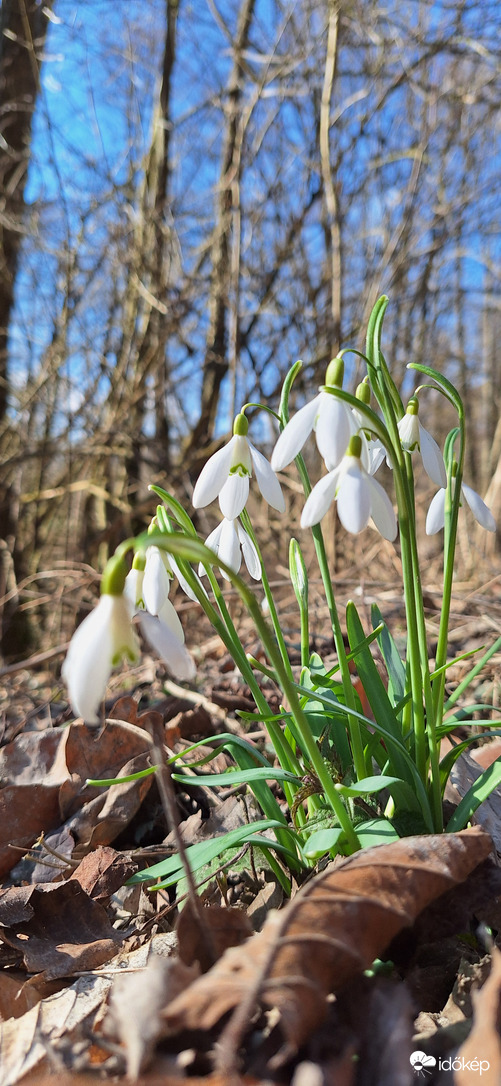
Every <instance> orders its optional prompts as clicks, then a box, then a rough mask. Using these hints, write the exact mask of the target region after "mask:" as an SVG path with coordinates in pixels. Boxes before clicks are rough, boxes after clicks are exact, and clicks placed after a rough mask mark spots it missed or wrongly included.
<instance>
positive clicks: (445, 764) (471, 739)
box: [440, 720, 501, 789]
mask: <svg viewBox="0 0 501 1086" xmlns="http://www.w3.org/2000/svg"><path fill="white" fill-rule="evenodd" d="M479 723H480V721H479V720H476V721H475V726H476V725H478V724H479ZM498 723H499V722H498ZM493 735H501V731H494V732H480V733H478V732H475V734H474V735H469V736H468V738H467V739H463V740H462V742H461V743H456V746H455V747H453V748H452V750H449V751H448V752H447V754H445V755H444V757H443V758H442V761H441V762H440V779H441V781H442V789H443V788H445V785H446V783H447V781H448V779H449V774H450V771H451V769H452V767H453V765H454V763H455V762H457V760H458V758H459V755H460V754H462V753H463V751H464V750H467V749H468V747H471V745H472V743H477V742H478V740H479V739H491V738H492V736H493Z"/></svg>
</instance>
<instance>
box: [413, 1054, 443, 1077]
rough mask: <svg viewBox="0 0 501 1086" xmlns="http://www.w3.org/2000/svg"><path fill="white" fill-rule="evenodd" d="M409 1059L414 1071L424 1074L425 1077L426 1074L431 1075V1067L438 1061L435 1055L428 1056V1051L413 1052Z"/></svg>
mask: <svg viewBox="0 0 501 1086" xmlns="http://www.w3.org/2000/svg"><path fill="white" fill-rule="evenodd" d="M409 1059H410V1063H411V1065H412V1067H413V1068H414V1073H415V1074H416V1075H422V1077H423V1078H424V1076H425V1075H431V1069H432V1067H435V1065H436V1062H437V1061H436V1059H435V1057H434V1056H427V1055H426V1052H412V1053H411V1055H410V1057H409Z"/></svg>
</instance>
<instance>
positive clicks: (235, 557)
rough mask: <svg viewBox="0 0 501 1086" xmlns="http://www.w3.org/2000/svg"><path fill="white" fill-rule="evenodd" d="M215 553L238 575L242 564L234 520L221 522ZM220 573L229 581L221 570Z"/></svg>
mask: <svg viewBox="0 0 501 1086" xmlns="http://www.w3.org/2000/svg"><path fill="white" fill-rule="evenodd" d="M217 553H218V557H219V558H220V559H221V561H222V562H224V563H225V564H226V565H227V566H229V567H230V569H232V570H233V571H234V572H235V573H238V571H239V569H240V566H241V563H242V555H241V553H240V544H239V542H238V535H237V530H236V527H235V521H234V520H223V522H222V524H221V534H220V537H219V547H218V552H217ZM221 573H222V576H223V577H224V578H225V580H229V578H228V574H227V573H223V570H221Z"/></svg>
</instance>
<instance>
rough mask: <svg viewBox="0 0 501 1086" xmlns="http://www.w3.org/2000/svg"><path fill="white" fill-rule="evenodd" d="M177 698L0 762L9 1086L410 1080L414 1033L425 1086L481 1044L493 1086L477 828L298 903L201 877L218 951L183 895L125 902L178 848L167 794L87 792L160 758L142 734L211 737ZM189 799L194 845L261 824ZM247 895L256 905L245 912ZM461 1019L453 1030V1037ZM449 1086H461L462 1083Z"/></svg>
mask: <svg viewBox="0 0 501 1086" xmlns="http://www.w3.org/2000/svg"><path fill="white" fill-rule="evenodd" d="M223 694H224V691H223ZM235 696H237V695H236V694H235ZM216 698H217V693H216V697H214V692H213V693H212V695H211V701H214V702H215V701H216ZM219 700H220V699H219ZM223 700H224V697H223ZM171 701H173V702H174V704H170V705H169V709H168V711H166V706H165V701H164V704H163V705H161V709H160V713H159V714H158V706H157V714H158V715H159V716H160V721H159V719H158V715H157V717H156V719H155V720H154V721H152V720H151V719H150V718H151V717H153V716H155V710H153V711H150V712H148V713H146V714H144V713H139V712H138V711H137V702H136V701H135V700H134V699H132V698H129V697H127V698H126V699H120V702H119V703H117V706H116V708H115V710H114V711H113V713H112V718H111V719H110V720H109V721H108V722H107V724H106V726H105V728H104V729H103V731H102V732H101V733H100V734H99V735H97V734H96V733H95V731H92V729H89V728H86V727H85V726H84V725H83V724H81V723H78V722H77V723H75V724H72V725H71V726H70V727H69V728H66V729H59V728H54V729H50V728H49V729H47V730H46V731H39V732H37V731H33V732H26V733H21V734H20V735H19V734H18V735H17V736H16V737H15V738H14V739H13V740H12V741H11V742H10V743H8V744H7V745H6V747H4V748H3V750H2V751H1V752H0V760H1V768H2V779H3V780H4V781H5V782H6V783H5V786H4V787H3V788H2V789H0V801H2V800H3V801H4V808H3V820H2V823H1V825H3V826H4V838H3V839H2V840H1V848H0V862H2V864H3V867H2V874H3V875H4V889H3V890H1V891H0V1081H1V1082H2V1086H4V1083H5V1086H10V1084H12V1086H14V1084H15V1083H17V1082H19V1081H20V1080H21V1079H23V1078H24V1080H25V1081H26V1083H27V1086H29V1083H30V1082H33V1083H35V1082H36V1083H37V1086H40V1084H41V1083H42V1082H43V1081H44V1076H49V1079H48V1080H47V1081H49V1080H54V1076H57V1081H58V1082H62V1083H64V1082H66V1081H68V1082H71V1083H72V1084H73V1086H77V1083H78V1081H79V1079H80V1078H81V1076H82V1074H83V1075H84V1078H85V1081H86V1082H89V1081H90V1082H92V1081H95V1075H94V1074H93V1072H95V1071H96V1070H99V1074H100V1076H102V1075H106V1076H108V1077H114V1078H116V1077H117V1076H118V1078H120V1077H121V1076H127V1077H128V1080H129V1081H134V1082H137V1083H141V1082H142V1081H145V1082H146V1081H153V1080H154V1077H155V1075H156V1074H159V1075H161V1076H162V1077H161V1081H162V1082H163V1083H164V1084H167V1086H168V1083H169V1082H171V1081H172V1082H173V1083H174V1082H181V1081H186V1076H189V1078H188V1080H189V1081H192V1082H194V1083H196V1082H197V1081H199V1082H203V1083H205V1084H206V1086H226V1083H228V1084H229V1083H230V1082H231V1083H232V1084H233V1083H237V1082H242V1083H243V1082H249V1083H250V1082H254V1083H265V1082H266V1083H268V1082H277V1083H285V1082H292V1083H293V1086H313V1084H315V1086H316V1084H317V1083H323V1082H325V1083H328V1082H335V1083H336V1086H345V1084H346V1086H377V1084H378V1083H381V1086H393V1083H395V1086H397V1084H398V1086H407V1084H408V1086H411V1084H414V1083H415V1082H416V1078H415V1072H414V1071H413V1069H412V1066H411V1064H410V1055H411V1054H412V1053H413V1051H415V1050H416V1047H417V1040H416V1039H417V1038H419V1045H420V1046H422V1047H423V1049H425V1048H426V1049H427V1051H428V1052H429V1053H430V1054H431V1056H433V1058H434V1060H435V1064H434V1067H433V1071H432V1072H430V1074H427V1077H426V1080H427V1081H429V1082H433V1081H440V1068H439V1061H440V1059H441V1058H442V1059H443V1058H445V1057H446V1056H447V1055H448V1054H449V1053H451V1052H452V1053H453V1054H454V1055H455V1058H456V1061H457V1060H458V1059H463V1062H464V1061H465V1060H466V1062H468V1059H469V1060H470V1062H471V1059H474V1058H475V1053H476V1054H477V1056H478V1054H479V1051H480V1048H481V1046H484V1049H485V1051H487V1050H488V1051H489V1053H490V1058H491V1061H492V1066H493V1074H495V1075H497V1078H496V1077H492V1078H491V1079H487V1078H486V1077H485V1074H484V1075H483V1076H482V1081H483V1082H486V1081H487V1082H489V1083H490V1082H491V1081H492V1082H494V1081H496V1082H497V1081H499V1025H500V1023H499V1002H500V1000H499V989H500V980H499V964H498V963H497V964H496V966H495V968H493V969H492V972H490V962H491V954H490V952H489V947H487V951H488V952H487V953H486V947H485V945H482V944H481V943H480V944H479V943H478V941H477V940H476V936H475V931H476V926H478V923H479V920H481V922H482V923H483V925H484V927H485V926H487V927H488V926H489V923H491V926H494V927H495V925H494V923H493V918H494V921H495V920H496V919H498V917H497V914H496V907H497V909H498V911H499V906H496V898H499V893H500V885H499V873H498V871H497V869H496V867H495V865H494V862H493V860H492V859H489V856H490V855H491V854H492V851H493V849H492V841H491V838H490V836H489V835H488V834H487V833H486V832H484V831H483V830H482V829H481V828H479V827H473V828H472V829H470V830H468V831H464V832H463V833H459V834H449V835H444V836H441V837H420V838H407V839H403V840H402V841H398V842H395V843H393V844H390V845H384V846H379V847H378V848H376V849H370V850H365V851H364V852H363V853H359V854H357V855H355V856H352V857H350V858H349V859H348V860H345V861H343V862H341V863H338V862H337V863H334V864H333V865H331V866H330V867H329V868H328V869H327V870H325V871H324V872H322V873H321V874H320V875H317V876H315V877H314V878H311V879H310V880H309V881H307V882H306V883H305V884H304V885H303V886H302V887H296V888H295V889H294V896H293V897H292V900H290V901H288V902H287V901H285V902H284V901H283V892H282V890H281V888H279V887H277V884H276V883H275V882H274V881H273V880H272V879H270V873H269V872H267V873H266V878H265V879H264V880H263V877H262V873H261V874H260V876H258V877H257V878H256V872H255V871H253V869H252V863H250V864H249V862H247V861H244V862H243V867H244V870H243V871H240V872H239V871H238V869H237V870H235V871H233V870H232V869H231V866H230V869H229V870H227V871H225V872H222V873H221V875H219V876H218V874H217V871H216V872H215V873H214V872H212V873H209V877H208V881H207V883H206V885H205V888H201V891H200V892H201V895H202V898H201V900H202V902H203V905H204V908H203V914H204V931H205V923H207V924H209V925H210V927H211V941H212V945H213V948H214V951H215V953H214V954H213V955H212V956H211V955H210V954H209V955H208V956H207V953H206V950H207V947H206V940H205V938H204V933H201V931H200V930H199V929H198V926H197V919H196V916H195V917H194V916H193V915H192V914H191V912H190V905H189V902H188V904H187V905H185V907H184V908H182V907H181V905H182V903H180V906H179V907H177V906H176V903H175V902H174V900H173V899H172V898H171V897H169V896H168V895H167V894H166V893H165V892H163V891H158V892H155V890H154V888H153V891H152V892H150V894H149V895H148V901H149V902H150V903H151V904H150V907H149V910H148V909H147V910H143V911H140V910H139V904H138V902H139V895H142V896H143V897H145V896H146V895H145V891H144V889H143V888H142V887H137V886H135V887H131V888H130V890H129V891H128V892H127V893H124V891H123V890H122V889H121V888H122V887H123V884H124V882H126V880H127V878H128V877H129V875H130V874H132V873H133V871H134V870H135V869H137V867H138V866H141V867H143V866H144V865H145V863H146V862H148V858H149V857H151V859H152V862H155V860H156V858H159V857H161V856H165V855H166V850H169V849H172V848H173V839H172V835H171V834H168V833H167V830H166V827H165V822H163V816H162V811H161V804H160V802H159V798H158V794H157V791H156V786H155V784H154V783H152V778H151V777H148V778H145V779H143V780H142V781H139V782H129V783H127V784H125V783H124V784H123V785H120V786H118V787H116V788H113V789H109V790H104V789H103V790H98V791H97V793H96V789H91V788H89V787H88V786H86V784H85V781H86V779H87V778H88V777H94V778H99V777H104V776H107V777H109V776H113V775H120V774H122V775H125V772H126V771H127V772H133V771H134V770H135V769H137V768H144V767H145V765H147V764H149V760H150V751H151V738H150V735H149V730H150V727H151V725H152V723H153V724H154V725H155V726H156V728H157V729H158V726H159V723H160V722H161V723H162V725H163V726H164V730H165V742H166V744H167V747H168V749H172V748H174V749H177V746H176V745H177V744H179V743H181V744H182V743H183V741H184V740H185V739H186V740H188V739H189V740H193V739H195V738H197V737H198V736H197V731H196V729H197V727H199V728H200V735H201V736H202V735H207V732H208V731H210V730H211V729H210V728H209V727H208V724H207V716H206V714H208V710H207V708H206V706H203V708H204V712H203V713H200V712H199V711H198V709H197V706H196V704H195V705H193V703H192V704H190V702H189V699H188V701H187V703H185V705H183V704H182V703H179V702H178V705H176V704H175V699H171ZM179 704H181V708H179V707H178V706H179ZM225 707H226V706H225ZM209 709H210V703H209ZM171 721H174V724H170V722H171ZM169 724H170V728H169ZM216 725H217V726H219V727H220V728H224V727H225V728H227V727H228V725H227V724H225V723H224V721H223V719H221V720H218V721H217V722H216V724H215V723H214V720H213V721H212V731H213V732H214V731H215V730H217V727H216ZM232 727H235V730H238V725H236V726H233V725H232ZM125 767H127V769H125ZM131 767H132V768H131ZM7 790H8V791H7ZM197 797H198V798H197V800H196V802H195V805H194V806H192V808H191V809H190V808H189V807H186V803H187V797H186V796H183V795H182V794H179V795H178V803H179V804H180V805H181V814H182V817H183V821H184V822H186V820H187V819H188V820H189V818H190V817H192V818H193V819H195V821H194V823H193V829H194V830H195V826H198V829H197V830H196V834H200V833H201V834H202V835H203V828H204V824H205V823H206V822H207V821H208V820H210V832H211V833H216V834H217V832H218V817H219V815H220V817H221V822H220V824H219V832H224V830H225V828H227V826H228V825H230V824H231V825H233V824H234V823H235V822H236V823H238V820H239V819H240V820H241V819H242V817H244V818H245V817H249V814H248V812H247V814H245V813H243V812H244V808H243V807H242V804H241V801H240V799H239V798H238V797H237V796H232V797H228V799H226V800H224V802H223V803H221V801H220V800H217V798H216V797H215V796H214V794H210V792H209V790H204V789H197ZM189 802H191V803H194V801H193V799H192V800H190V801H189ZM183 804H184V809H183ZM204 804H205V805H206V809H203V808H204ZM201 811H202V814H203V817H202V820H200V812H201ZM253 815H254V812H251V817H253ZM182 824H183V823H182ZM160 825H161V826H162V829H161V830H159V829H158V827H159V826H160ZM154 827H156V837H157V840H156V843H155V840H153V843H151V838H152V835H153V839H154V838H155V828H154ZM490 828H491V827H490V826H489V829H490ZM152 831H153V832H152ZM205 832H207V829H206V828H205ZM41 835H42V839H40V838H41ZM166 840H167V841H168V844H166V843H165V842H166ZM44 841H46V843H47V850H45V848H44V843H43V842H44ZM37 842H39V843H38V844H37ZM112 844H114V845H115V847H114V848H112V847H111V845H112ZM12 846H14V848H13V847H12ZM26 850H28V856H27V858H26V859H24V860H22V861H21V862H19V859H20V857H22V856H23V853H25V852H26ZM31 850H33V851H31ZM248 860H249V861H251V855H250V854H249V855H248ZM51 865H52V866H51ZM237 868H238V865H237ZM9 872H10V874H9ZM496 879H497V881H496ZM250 885H253V890H252V895H251V905H252V904H254V902H256V903H257V907H256V909H255V910H253V909H252V907H250V908H249V919H247V915H246V909H245V907H244V906H245V904H247V905H249V900H248V897H247V898H246V897H245V893H244V891H243V889H242V888H243V887H245V890H246V891H247V894H248V892H249V886H250ZM234 890H236V891H237V892H236V895H235V893H234ZM230 898H231V900H232V901H234V902H235V903H236V906H237V907H234V906H233V907H232V906H230V905H229V900H230ZM129 899H130V901H132V900H133V901H134V902H135V906H134V908H135V909H137V913H134V912H131V911H127V907H126V904H125V903H126V901H127V900H129ZM268 902H269V903H270V904H271V906H273V905H274V906H278V909H275V910H273V908H272V909H271V911H270V908H269V905H268ZM434 909H435V912H434V911H433V910H434ZM253 911H255V912H256V913H257V914H259V921H257V922H256V921H252V925H251V923H250V920H251V916H252V912H253ZM444 913H445V914H446V919H447V921H448V927H444V921H445V917H444V915H443V914H444ZM484 914H485V915H484ZM210 916H211V917H212V919H211V920H209V917H210ZM176 917H177V922H176ZM437 917H438V918H439V920H440V918H441V920H440V923H442V927H441V926H440V923H439V920H437ZM176 925H177V930H176ZM499 926H500V927H501V924H500V925H499ZM256 928H258V929H261V930H257V931H256V930H255V929H256ZM444 931H447V934H446V935H444V934H443V932H444ZM437 933H438V936H437V938H435V935H437ZM402 941H403V942H402ZM468 941H469V943H470V945H469V947H468ZM440 943H442V945H445V946H446V951H447V954H449V955H451V956H452V957H451V960H452V961H453V968H454V970H455V973H454V976H453V979H452V982H451V984H450V987H449V990H448V992H447V994H446V997H445V998H443V993H442V992H441V991H438V992H436V991H435V990H434V987H433V983H432V973H433V968H432V958H433V955H435V957H437V956H438V954H439V950H438V948H439V946H440ZM411 944H413V946H412V947H411V949H409V947H410V945H411ZM459 944H460V945H459ZM465 946H466V947H467V950H466V952H465ZM425 947H427V948H429V957H428V959H427V960H426V961H424V962H423V960H422V959H419V954H420V953H422V951H423V949H424V948H425ZM495 950H496V948H495V947H494V948H493V954H494V951H495ZM378 958H381V959H382V965H381V966H380V967H379V969H378V967H377V963H376V967H374V966H373V963H374V960H375V959H378ZM493 960H494V961H496V959H495V956H494V958H493ZM435 972H437V970H436V969H435ZM439 972H441V973H442V974H443V973H444V969H443V968H442V967H440V969H439ZM386 973H388V975H385V974H386ZM416 978H418V979H416ZM462 978H463V979H464V981H465V983H464V985H463V986H462V987H461V980H462ZM418 981H419V983H418ZM420 985H421V987H420ZM476 987H478V988H479V989H480V990H479V992H478V994H476V993H475V988H476ZM451 989H452V991H451ZM442 998H443V1002H442V1003H441V1002H440V1000H441V999H442ZM427 999H428V1003H427V1002H426V1000H427ZM419 1011H421V1015H424V1016H425V1018H426V1015H428V1017H427V1018H426V1023H425V1025H426V1028H422V1027H423V1025H424V1019H423V1018H421V1019H420V1018H417V1019H416V1015H417V1014H418V1012H419ZM470 1014H472V1017H470ZM454 1018H455V1019H456V1021H455V1022H454ZM414 1022H416V1024H414ZM458 1023H459V1026H461V1027H462V1028H463V1029H464V1034H463V1035H459V1034H456V1035H454V1033H451V1030H453V1029H454V1027H455V1026H456V1027H457V1026H458ZM472 1023H473V1024H472ZM480 1027H481V1028H482V1029H483V1031H484V1032H483V1033H479V1029H480ZM470 1029H471V1032H470V1033H469V1038H468V1037H467V1033H468V1031H470ZM468 1044H470V1048H465V1045H468ZM468 1053H469V1055H468ZM472 1053H473V1055H472ZM486 1058H488V1057H486ZM496 1061H497V1062H496ZM457 1066H459V1064H457ZM26 1075H28V1077H27V1078H26V1077H25V1076H26ZM89 1076H90V1078H89ZM448 1080H450V1075H449V1077H448ZM454 1081H457V1082H458V1083H460V1086H464V1083H466V1082H467V1081H468V1080H467V1079H466V1078H464V1076H463V1078H460V1077H459V1072H454Z"/></svg>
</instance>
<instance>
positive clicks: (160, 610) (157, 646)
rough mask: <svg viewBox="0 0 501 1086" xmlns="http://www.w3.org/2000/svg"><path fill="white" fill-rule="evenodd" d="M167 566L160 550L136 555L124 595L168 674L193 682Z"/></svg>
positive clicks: (190, 658) (191, 667)
mask: <svg viewBox="0 0 501 1086" xmlns="http://www.w3.org/2000/svg"><path fill="white" fill-rule="evenodd" d="M167 563H168V559H167V558H166V560H165V561H164V555H163V552H162V550H161V549H160V547H155V546H152V547H148V548H147V550H146V555H145V556H144V555H136V558H135V559H134V565H133V568H132V569H131V571H130V573H128V574H127V578H126V581H125V589H124V593H125V596H126V598H127V600H128V602H129V606H130V608H131V613H132V615H137V616H138V618H139V623H140V626H141V631H142V633H143V634H144V636H145V638H146V640H147V641H148V642H149V644H150V645H151V647H152V648H153V649H154V650H155V652H156V653H157V655H158V656H160V658H161V659H162V660H163V661H164V663H165V664H166V665H167V667H168V668H169V671H171V672H172V673H173V674H174V675H176V676H177V677H179V678H180V679H192V678H193V677H194V674H195V665H194V662H193V659H192V657H191V656H190V654H189V652H188V650H187V649H186V648H185V646H184V630H183V627H182V625H181V622H180V620H179V617H178V614H177V612H176V609H175V607H174V606H173V604H172V603H171V601H170V599H169V598H168V592H169V588H170V577H169V574H168V572H167ZM143 564H144V568H143V569H141V566H142V565H143ZM138 567H139V568H138Z"/></svg>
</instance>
